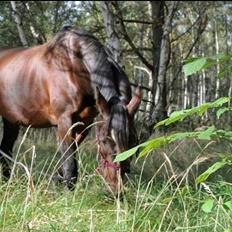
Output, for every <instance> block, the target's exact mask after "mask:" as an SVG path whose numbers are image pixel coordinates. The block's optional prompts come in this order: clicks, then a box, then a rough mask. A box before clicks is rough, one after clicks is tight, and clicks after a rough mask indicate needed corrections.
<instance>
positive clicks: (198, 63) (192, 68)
mask: <svg viewBox="0 0 232 232" xmlns="http://www.w3.org/2000/svg"><path fill="white" fill-rule="evenodd" d="M206 62H207V58H205V57H201V58H198V59H195V60H193V61H192V62H189V63H187V64H185V65H184V66H183V70H184V75H185V76H186V77H187V76H190V75H192V74H194V73H196V72H197V71H200V70H201V69H202V68H203V67H204V65H205V64H206Z"/></svg>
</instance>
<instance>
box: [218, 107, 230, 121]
mask: <svg viewBox="0 0 232 232" xmlns="http://www.w3.org/2000/svg"><path fill="white" fill-rule="evenodd" d="M229 110H230V109H229V108H221V109H219V110H218V111H217V119H219V118H220V116H221V115H222V114H224V113H225V112H227V111H229Z"/></svg>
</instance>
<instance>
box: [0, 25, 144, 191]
mask: <svg viewBox="0 0 232 232" xmlns="http://www.w3.org/2000/svg"><path fill="white" fill-rule="evenodd" d="M140 100H141V97H140V91H138V90H137V94H136V95H135V96H133V97H132V96H131V88H130V84H129V81H128V78H127V76H126V75H125V73H124V72H123V70H122V69H121V68H120V67H119V66H118V65H117V64H116V62H115V61H114V60H113V59H112V57H111V55H110V54H109V52H108V51H107V49H106V48H105V47H104V46H103V45H102V44H101V43H100V42H99V41H98V40H97V39H96V38H95V37H93V36H91V35H89V34H88V33H86V32H84V31H81V30H78V29H75V28H73V27H64V28H63V29H62V30H61V31H60V32H59V33H57V35H56V36H55V37H54V38H53V39H52V40H51V41H49V42H48V43H45V44H43V45H40V46H36V47H33V48H24V49H9V50H2V51H0V115H2V118H3V123H4V129H3V139H2V143H1V147H0V148H1V150H2V151H3V152H4V153H6V154H7V155H9V156H11V153H12V149H13V145H14V142H15V140H16V139H17V136H18V133H19V126H20V125H23V126H29V125H31V126H32V127H37V128H42V127H49V126H57V128H58V137H59V140H60V141H62V144H61V153H62V165H61V166H62V168H61V169H62V180H63V181H64V182H65V183H66V184H67V186H68V187H69V188H73V187H74V185H75V183H76V179H77V163H76V158H75V150H76V144H80V143H81V142H82V141H83V139H84V138H85V137H86V135H87V133H88V129H86V128H88V126H89V125H90V124H92V123H93V120H94V118H95V117H96V116H97V114H98V112H99V113H100V116H99V118H98V120H100V121H103V122H102V123H100V124H99V125H98V126H97V130H96V131H97V132H96V134H97V141H98V145H99V156H100V161H101V165H100V167H99V168H98V171H99V173H100V174H101V175H102V176H103V177H104V179H105V181H106V182H107V183H108V184H109V187H110V189H111V190H112V191H117V190H118V183H119V179H120V174H121V176H124V174H125V172H128V171H129V165H130V162H129V161H124V162H123V163H120V164H114V163H113V162H112V160H113V157H114V155H115V154H117V153H119V152H122V151H124V150H126V149H128V148H130V147H132V146H134V145H135V144H136V139H137V138H136V132H135V129H134V125H133V114H134V112H135V110H136V109H137V108H138V106H139V104H140ZM76 122H81V123H82V124H77V126H76V127H74V128H73V129H72V130H71V134H69V135H67V133H68V131H69V128H71V127H72V125H73V124H74V123H76ZM74 140H76V141H77V143H76V142H74ZM0 161H1V164H2V170H3V175H4V176H5V177H9V176H10V167H9V164H8V163H9V162H8V161H7V159H6V157H5V156H4V155H3V153H1V155H0Z"/></svg>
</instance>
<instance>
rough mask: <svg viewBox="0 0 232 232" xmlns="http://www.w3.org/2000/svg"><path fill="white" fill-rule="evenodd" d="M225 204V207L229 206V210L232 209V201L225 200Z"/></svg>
mask: <svg viewBox="0 0 232 232" xmlns="http://www.w3.org/2000/svg"><path fill="white" fill-rule="evenodd" d="M223 206H225V208H227V209H228V210H230V211H232V201H227V202H225V203H224V204H223Z"/></svg>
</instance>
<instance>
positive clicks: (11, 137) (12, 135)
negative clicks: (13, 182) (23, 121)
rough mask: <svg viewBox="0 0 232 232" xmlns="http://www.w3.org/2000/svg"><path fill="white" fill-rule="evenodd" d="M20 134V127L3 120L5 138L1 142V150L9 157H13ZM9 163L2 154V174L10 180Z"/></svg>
mask: <svg viewBox="0 0 232 232" xmlns="http://www.w3.org/2000/svg"><path fill="white" fill-rule="evenodd" d="M18 134H19V126H18V125H14V124H12V123H10V122H9V121H7V120H6V119H4V118H3V138H2V142H1V146H0V149H1V151H2V152H3V153H5V154H6V155H8V156H9V157H12V150H13V146H14V143H15V140H16V139H17V137H18ZM9 162H11V161H9V160H8V159H7V157H4V154H1V153H0V163H1V164H2V172H3V173H2V174H3V176H4V177H6V178H9V177H10V167H9V164H8V163H9Z"/></svg>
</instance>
